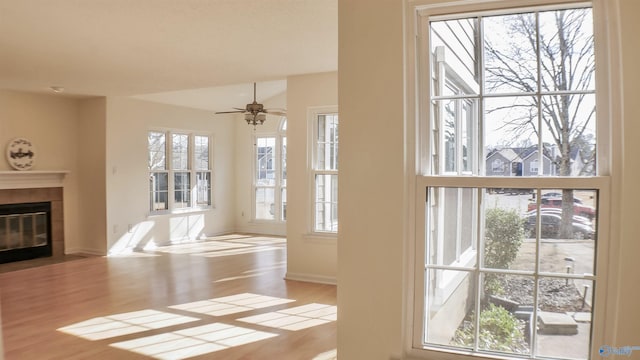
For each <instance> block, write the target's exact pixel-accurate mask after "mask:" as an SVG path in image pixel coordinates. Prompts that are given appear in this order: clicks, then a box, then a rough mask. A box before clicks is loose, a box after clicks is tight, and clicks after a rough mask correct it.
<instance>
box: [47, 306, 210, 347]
mask: <svg viewBox="0 0 640 360" xmlns="http://www.w3.org/2000/svg"><path fill="white" fill-rule="evenodd" d="M198 320H200V319H198V318H194V317H190V316H183V315H176V314H171V313H166V312H162V311H157V310H141V311H134V312H129V313H123V314H116V315H109V316H103V317H97V318H93V319H90V320H86V321H82V322H79V323H76V324H73V325H69V326H65V327H62V328H59V329H58V331H60V332H63V333H66V334H70V335H75V336H78V337H81V338H83V339H87V340H102V339H108V338H112V337H116V336H123V335H129V334H135V333H139V332H143V331H147V330H154V329H161V328H164V327H167V326H173V325H179V324H185V323H189V322H192V321H198Z"/></svg>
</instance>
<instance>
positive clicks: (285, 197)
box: [280, 188, 287, 221]
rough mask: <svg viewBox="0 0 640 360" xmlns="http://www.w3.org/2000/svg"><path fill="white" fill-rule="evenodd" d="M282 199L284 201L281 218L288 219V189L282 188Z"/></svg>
mask: <svg viewBox="0 0 640 360" xmlns="http://www.w3.org/2000/svg"><path fill="white" fill-rule="evenodd" d="M280 194H281V195H280V201H281V202H282V208H281V209H280V220H283V221H284V220H287V189H286V188H284V189H282V192H281V193H280Z"/></svg>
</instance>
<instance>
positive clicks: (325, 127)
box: [311, 112, 338, 233]
mask: <svg viewBox="0 0 640 360" xmlns="http://www.w3.org/2000/svg"><path fill="white" fill-rule="evenodd" d="M311 128H312V136H313V141H312V142H311V143H312V144H313V151H312V157H313V158H312V161H311V163H312V169H311V179H312V183H313V196H314V198H313V199H314V201H313V231H314V232H323V233H336V232H337V231H338V114H337V113H335V112H316V113H314V114H313V117H312V126H311Z"/></svg>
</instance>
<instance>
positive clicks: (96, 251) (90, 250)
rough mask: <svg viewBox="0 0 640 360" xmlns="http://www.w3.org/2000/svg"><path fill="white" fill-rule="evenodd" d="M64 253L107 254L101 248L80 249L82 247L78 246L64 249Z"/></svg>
mask: <svg viewBox="0 0 640 360" xmlns="http://www.w3.org/2000/svg"><path fill="white" fill-rule="evenodd" d="M64 253H65V254H66V255H79V254H86V255H94V256H105V255H107V254H106V253H105V252H104V251H102V250H96V249H82V248H78V249H75V248H74V249H66V250H65V251H64Z"/></svg>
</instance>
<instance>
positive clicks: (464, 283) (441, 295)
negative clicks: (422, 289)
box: [425, 269, 476, 349]
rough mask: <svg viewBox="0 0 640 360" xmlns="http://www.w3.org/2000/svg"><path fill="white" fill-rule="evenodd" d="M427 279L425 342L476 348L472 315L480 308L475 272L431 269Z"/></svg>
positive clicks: (426, 275)
mask: <svg viewBox="0 0 640 360" xmlns="http://www.w3.org/2000/svg"><path fill="white" fill-rule="evenodd" d="M425 277H426V281H427V283H426V286H427V311H426V314H427V319H426V325H427V326H426V329H425V341H426V342H427V343H429V344H436V345H446V346H454V347H460V348H467V349H469V348H472V347H473V339H474V338H475V335H474V334H475V332H474V330H473V328H474V325H473V324H474V321H473V318H472V315H471V314H472V313H473V311H474V309H475V308H476V302H475V295H474V292H475V290H474V289H475V286H474V283H475V280H474V279H473V273H472V272H470V271H456V270H435V269H429V270H427V271H426V272H425Z"/></svg>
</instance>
